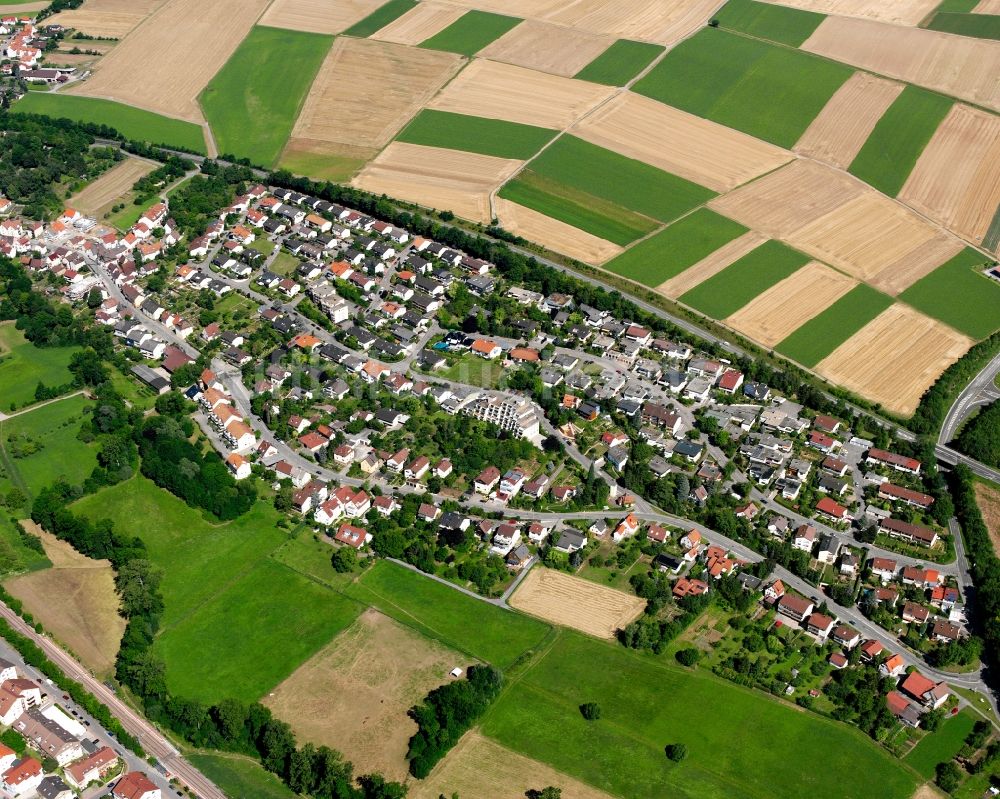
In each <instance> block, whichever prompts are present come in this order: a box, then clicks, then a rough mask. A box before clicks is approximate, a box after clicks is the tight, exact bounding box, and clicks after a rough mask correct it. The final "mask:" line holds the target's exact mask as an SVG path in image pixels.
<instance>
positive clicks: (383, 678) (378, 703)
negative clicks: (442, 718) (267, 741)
mask: <svg viewBox="0 0 1000 799" xmlns="http://www.w3.org/2000/svg"><path fill="white" fill-rule="evenodd" d="M469 665H470V663H469V661H468V659H467V657H466V656H464V655H460V654H458V653H457V652H454V651H452V650H450V649H448V648H447V647H445V646H443V645H442V644H440V643H438V642H437V641H433V640H431V639H429V638H426V637H424V636H422V635H420V634H419V633H416V632H413V631H412V630H410V629H409V628H407V627H404V626H403V625H401V624H398V623H397V622H395V621H393V620H392V619H390V618H389V617H388V616H383V615H382V614H381V613H379V612H378V611H375V610H370V609H369V610H367V611H365V612H364V613H363V614H362V615H361V616H360V617H359V618H358V619H357V620H356V621H355V622H354V623H353V624H352V625H351V626H350V627H348V628H347V629H346V630H344V631H343V632H342V633H340V634H339V635H338V636H337V637H336V638H334V639H333V640H332V641H331V642H330V643H329V644H328V645H327V646H326V647H325V648H323V649H321V650H320V651H319V652H317V653H316V654H315V655H313V656H312V657H311V658H310V659H309V660H307V661H306V662H305V663H303V664H302V665H301V666H300V667H299V668H298V669H296V670H295V672H294V673H293V674H292V675H291V676H290V677H289V678H288V679H286V680H285V681H284V682H283V683H281V684H280V685H279V686H278V687H277V688H275V689H274V691H272V692H271V693H270V694H269V695H268V696H267V697H265V698H264V699H263V700H262V701H263V702H264V704H265V705H267V706H268V707H269V708H271V710H272V711H274V714H275V715H276V716H277V717H278V718H280V719H283V720H285V721H287V722H288V723H289V724H291V725H292V729H293V730H294V731H295V734H296V736H297V737H298V739H299V740H300V741H301V740H305V741H310V742H312V743H315V744H326V745H327V746H330V747H332V748H333V749H337V750H339V751H341V752H343V753H344V757H345V758H346V759H348V760H351V761H353V762H354V765H355V768H356V769H357V771H358V773H370V772H372V771H378V772H380V773H382V774H384V775H385V776H386V777H388V778H389V779H393V780H404V779H405V778H406V774H407V764H406V749H407V743H408V742H409V739H410V737H411V736H412V735H413V734H414V733H415V732H416V731H417V725H416V724H415V723H414V722H413V721H412V720H411V719H410V718H409V717H408V716H407V715H406V712H407V711H408V710H409V709H410V708H411V707H413V705H415V704H417V702H419V701H420V700H421V699H423V698H424V697H425V696H426V695H427V694H428V692H430V691H431V690H432V689H434V688H437V687H438V686H439V685H441V684H442V683H444V682H447V681H448V679H449V677H448V672H450V671H451V670H452V669H453V668H455V667H456V666H458V667H459V668H462V669H465V668H467V667H468V666H469Z"/></svg>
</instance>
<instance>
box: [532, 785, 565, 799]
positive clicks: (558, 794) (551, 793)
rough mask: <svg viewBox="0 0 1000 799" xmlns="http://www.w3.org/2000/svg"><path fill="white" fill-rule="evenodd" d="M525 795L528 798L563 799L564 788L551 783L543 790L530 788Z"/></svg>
mask: <svg viewBox="0 0 1000 799" xmlns="http://www.w3.org/2000/svg"><path fill="white" fill-rule="evenodd" d="M524 795H525V797H527V799H562V788H554V787H553V786H551V785H550V786H548V787H547V788H542V789H541V790H539V789H538V788H529V789H528V790H526V791H525V792H524Z"/></svg>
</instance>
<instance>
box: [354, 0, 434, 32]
mask: <svg viewBox="0 0 1000 799" xmlns="http://www.w3.org/2000/svg"><path fill="white" fill-rule="evenodd" d="M416 5H417V0H389V2H388V3H386V4H385V5H383V6H380V7H378V8H376V9H375V10H374V11H373V12H372V13H371V14H369V15H368V16H367V17H365V18H364V19H362V20H360V21H358V22H356V23H354V24H353V25H352V26H351V27H349V28H348V29H347V30H346V31H344V33H346V34H347V35H348V36H371V35H372V34H373V33H375V32H376V31H380V30H382V28H384V27H385V26H386V25H389V24H390V23H392V22H394V21H395V20H397V19H399V18H400V17H401V16H403V14H406V13H407V12H408V11H412V10H413V9H414V8H415V7H416Z"/></svg>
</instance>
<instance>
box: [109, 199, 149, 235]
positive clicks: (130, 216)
mask: <svg viewBox="0 0 1000 799" xmlns="http://www.w3.org/2000/svg"><path fill="white" fill-rule="evenodd" d="M135 198H136V194H135V193H130V194H129V195H128V196H127V197H125V199H124V200H122V202H123V203H124V205H125V207H124V208H122V210H120V211H116V212H113V213H112V214H111V215H110V216H109V217H108V218H107V220H106V221H107V223H108V224H109V225H111V227H113V228H117V229H118V230H129V229H130V228H131V227H132V225H134V224H135V223H136V222H138V221H139V217H140V216H142V212H143V211H145V210H146V209H147V208H149V206H150V205H152V201H150V202H141V203H139V204H138V205H136V204H135V203H134V202H133V201H134V200H135Z"/></svg>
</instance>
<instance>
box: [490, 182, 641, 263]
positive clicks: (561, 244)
mask: <svg viewBox="0 0 1000 799" xmlns="http://www.w3.org/2000/svg"><path fill="white" fill-rule="evenodd" d="M493 208H494V211H495V212H496V215H497V218H498V219H499V220H500V224H501V226H502V227H503V228H504V229H506V230H509V231H510V232H511V233H514V234H515V235H518V236H522V237H523V238H526V239H528V240H529V241H535V242H538V243H539V244H541V245H543V246H545V247H548V248H549V249H550V250H555V251H556V252H560V253H563V254H564V255H568V256H569V257H570V258H576V259H577V260H578V261H583V262H584V263H588V264H603V263H604V262H605V261H609V260H611V259H612V258H614V257H615V256H616V255H619V254H620V253H621V252H622V248H621V247H619V246H618V245H617V244H614V243H612V242H610V241H606V240H604V239H602V238H598V237H597V236H595V235H593V234H592V233H588V232H587V231H585V230H580V229H579V228H575V227H573V226H572V225H567V224H566V223H565V222H561V221H560V220H558V219H553V218H552V217H550V216H546V215H545V214H542V213H539V212H538V211H535V210H534V209H532V208H526V207H525V206H523V205H518V204H517V203H513V202H511V201H510V200H505V199H503V198H502V197H496V198H494V200H493Z"/></svg>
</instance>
